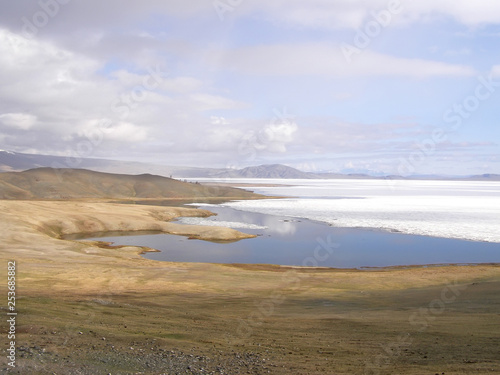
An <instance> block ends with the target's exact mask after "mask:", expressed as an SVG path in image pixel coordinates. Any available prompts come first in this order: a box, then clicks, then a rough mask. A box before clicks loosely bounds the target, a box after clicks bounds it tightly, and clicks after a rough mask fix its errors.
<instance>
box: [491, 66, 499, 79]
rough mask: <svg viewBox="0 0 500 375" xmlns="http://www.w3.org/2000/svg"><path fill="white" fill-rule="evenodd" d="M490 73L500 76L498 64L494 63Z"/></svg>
mask: <svg viewBox="0 0 500 375" xmlns="http://www.w3.org/2000/svg"><path fill="white" fill-rule="evenodd" d="M491 74H492V76H493V77H500V65H494V66H493V67H492V68H491Z"/></svg>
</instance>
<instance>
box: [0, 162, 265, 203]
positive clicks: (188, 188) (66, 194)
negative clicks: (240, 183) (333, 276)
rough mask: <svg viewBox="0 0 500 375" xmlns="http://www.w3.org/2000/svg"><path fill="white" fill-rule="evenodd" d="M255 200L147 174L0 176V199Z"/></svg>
mask: <svg viewBox="0 0 500 375" xmlns="http://www.w3.org/2000/svg"><path fill="white" fill-rule="evenodd" d="M212 197H221V198H257V197H259V195H257V194H253V193H251V192H248V191H245V190H241V189H236V188H230V187H219V186H217V187H214V186H204V185H199V184H197V183H189V182H182V181H178V180H175V179H171V178H167V177H162V176H155V175H151V174H141V175H126V174H111V173H102V172H94V171H89V170H85V169H54V168H37V169H30V170H27V171H24V172H4V173H0V199H80V198H116V199H120V198H157V199H162V198H189V199H191V198H212Z"/></svg>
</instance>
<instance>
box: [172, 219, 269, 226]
mask: <svg viewBox="0 0 500 375" xmlns="http://www.w3.org/2000/svg"><path fill="white" fill-rule="evenodd" d="M178 221H179V222H181V223H183V224H189V225H205V226H211V227H227V228H233V229H267V227H265V226H261V225H256V224H250V223H241V222H235V221H219V220H217V219H210V218H209V219H207V218H203V217H181V218H180V219H179V220H178Z"/></svg>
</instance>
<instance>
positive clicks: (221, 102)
mask: <svg viewBox="0 0 500 375" xmlns="http://www.w3.org/2000/svg"><path fill="white" fill-rule="evenodd" d="M191 99H192V100H193V102H194V104H195V106H196V107H195V109H196V110H198V111H209V110H217V109H241V108H245V107H246V106H247V105H246V104H245V103H242V102H238V101H236V100H232V99H229V98H225V97H223V96H219V95H211V94H194V95H192V96H191Z"/></svg>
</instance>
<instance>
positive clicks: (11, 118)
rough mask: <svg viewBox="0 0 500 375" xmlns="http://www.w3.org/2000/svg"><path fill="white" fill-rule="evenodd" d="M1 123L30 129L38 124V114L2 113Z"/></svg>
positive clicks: (0, 116)
mask: <svg viewBox="0 0 500 375" xmlns="http://www.w3.org/2000/svg"><path fill="white" fill-rule="evenodd" d="M0 123H1V124H2V125H5V126H9V127H11V128H17V129H21V130H29V129H31V128H32V127H33V126H34V125H35V124H36V116H33V115H30V114H27V113H4V114H2V115H0Z"/></svg>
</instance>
